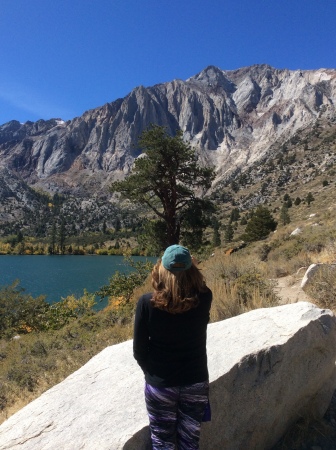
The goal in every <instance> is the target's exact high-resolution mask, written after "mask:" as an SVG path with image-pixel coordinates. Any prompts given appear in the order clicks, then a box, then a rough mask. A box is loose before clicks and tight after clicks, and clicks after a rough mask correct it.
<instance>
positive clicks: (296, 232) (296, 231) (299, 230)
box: [290, 228, 302, 236]
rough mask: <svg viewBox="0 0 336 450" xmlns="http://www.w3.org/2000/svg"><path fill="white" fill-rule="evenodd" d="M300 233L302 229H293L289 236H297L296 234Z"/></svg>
mask: <svg viewBox="0 0 336 450" xmlns="http://www.w3.org/2000/svg"><path fill="white" fill-rule="evenodd" d="M301 233H302V229H301V228H295V230H294V231H292V232H291V234H290V235H291V236H297V235H298V234H301Z"/></svg>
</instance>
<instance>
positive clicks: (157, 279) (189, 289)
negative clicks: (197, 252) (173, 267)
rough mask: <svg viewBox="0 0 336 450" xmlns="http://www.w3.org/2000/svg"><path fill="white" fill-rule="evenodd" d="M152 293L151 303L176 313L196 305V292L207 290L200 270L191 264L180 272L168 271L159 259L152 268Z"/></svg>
mask: <svg viewBox="0 0 336 450" xmlns="http://www.w3.org/2000/svg"><path fill="white" fill-rule="evenodd" d="M152 286H153V288H154V293H153V297H152V300H151V302H152V304H153V306H154V307H155V308H159V309H163V310H165V311H168V312H169V313H172V314H178V313H182V312H185V311H188V310H189V309H191V308H195V307H196V306H197V305H198V302H199V299H198V293H200V292H205V291H206V290H207V287H206V284H205V279H204V277H203V275H202V273H201V272H200V270H199V269H198V268H197V267H196V266H195V265H194V263H193V264H192V266H191V267H190V269H187V270H183V271H182V272H175V273H173V272H170V271H169V270H167V269H165V268H164V267H163V265H162V263H161V260H160V259H159V260H158V262H157V263H156V264H155V266H154V267H153V270H152Z"/></svg>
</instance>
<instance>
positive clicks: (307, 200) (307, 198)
mask: <svg viewBox="0 0 336 450" xmlns="http://www.w3.org/2000/svg"><path fill="white" fill-rule="evenodd" d="M314 200H315V199H314V197H313V194H312V193H311V192H308V195H307V197H306V202H307V204H308V206H309V205H310V204H311V202H313V201H314Z"/></svg>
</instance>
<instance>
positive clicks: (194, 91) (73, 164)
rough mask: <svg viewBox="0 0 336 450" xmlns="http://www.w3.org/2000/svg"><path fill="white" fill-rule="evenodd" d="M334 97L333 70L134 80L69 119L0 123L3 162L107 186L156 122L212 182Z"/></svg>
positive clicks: (325, 112)
mask: <svg viewBox="0 0 336 450" xmlns="http://www.w3.org/2000/svg"><path fill="white" fill-rule="evenodd" d="M335 102H336V70H335V69H319V70H309V71H300V70H295V71H290V70H287V69H275V68H272V67H270V66H268V65H255V66H251V67H245V68H241V69H238V70H231V71H224V70H221V69H219V68H217V67H214V66H209V67H207V68H206V69H204V70H203V71H202V72H200V73H199V74H197V75H195V76H193V77H191V78H189V79H187V80H186V81H183V80H173V81H171V82H167V83H162V84H157V85H155V86H152V87H148V88H145V87H143V86H139V87H137V88H135V89H134V90H133V91H132V92H130V94H129V95H127V96H126V97H125V98H121V99H117V100H115V101H113V102H112V103H107V104H105V105H104V106H102V107H99V108H96V109H93V110H90V111H87V112H85V113H84V114H83V115H82V116H81V117H76V118H74V119H73V120H69V121H67V122H64V121H62V120H60V119H51V120H47V121H45V120H39V121H37V122H35V123H33V122H26V123H24V124H21V123H19V122H17V121H11V122H8V123H6V124H4V125H2V126H0V167H6V168H7V169H8V170H9V171H10V172H11V173H13V174H16V175H19V176H20V177H22V178H23V179H24V180H25V181H26V182H27V183H28V184H29V185H34V186H40V187H42V188H43V189H46V190H48V191H50V192H53V191H63V192H69V193H70V192H72V193H75V192H77V193H79V192H90V193H92V192H97V193H99V192H101V191H105V192H106V185H107V184H108V183H109V182H110V181H111V180H112V179H118V178H123V177H124V176H125V175H127V174H128V173H129V172H130V170H131V167H132V164H133V161H134V159H135V158H136V157H137V156H138V155H139V153H140V150H139V149H138V148H137V139H138V136H139V134H140V133H141V132H142V131H143V130H144V129H145V128H146V127H147V126H148V125H149V124H150V123H156V124H159V125H164V126H166V127H167V129H168V130H169V132H171V133H174V132H175V131H176V129H177V128H181V129H182V130H183V133H184V138H185V139H186V140H188V141H189V142H190V143H191V144H192V145H193V146H194V147H195V149H196V150H197V151H198V153H199V155H200V158H201V160H202V161H203V162H206V163H208V164H213V165H214V166H215V167H216V170H217V181H219V180H221V179H223V178H225V177H226V176H227V175H228V174H229V173H232V171H234V170H235V169H237V168H242V167H246V166H249V165H251V164H253V163H255V162H257V161H258V160H260V159H261V158H264V157H265V156H266V155H267V154H269V153H270V152H272V149H273V148H274V145H275V144H277V145H281V143H283V142H285V141H286V140H288V139H289V138H290V137H291V136H294V135H295V133H296V132H297V131H298V130H302V129H305V128H307V127H311V126H312V125H313V124H314V123H315V122H316V120H317V119H319V120H326V121H328V120H330V119H333V118H334V117H335Z"/></svg>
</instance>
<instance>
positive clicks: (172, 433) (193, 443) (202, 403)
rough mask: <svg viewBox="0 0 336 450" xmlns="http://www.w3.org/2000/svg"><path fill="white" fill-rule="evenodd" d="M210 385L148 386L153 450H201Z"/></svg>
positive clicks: (206, 383)
mask: <svg viewBox="0 0 336 450" xmlns="http://www.w3.org/2000/svg"><path fill="white" fill-rule="evenodd" d="M208 395H209V382H208V381H205V382H203V383H196V384H191V385H189V386H179V387H169V388H157V387H154V386H151V385H149V384H148V383H146V384H145V399H146V407H147V412H148V416H149V422H150V431H151V438H152V445H153V450H159V449H160V450H175V449H178V450H197V449H199V438H200V430H201V421H202V417H203V414H204V410H205V407H206V405H207V403H208Z"/></svg>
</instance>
